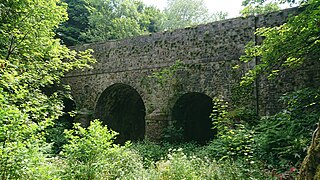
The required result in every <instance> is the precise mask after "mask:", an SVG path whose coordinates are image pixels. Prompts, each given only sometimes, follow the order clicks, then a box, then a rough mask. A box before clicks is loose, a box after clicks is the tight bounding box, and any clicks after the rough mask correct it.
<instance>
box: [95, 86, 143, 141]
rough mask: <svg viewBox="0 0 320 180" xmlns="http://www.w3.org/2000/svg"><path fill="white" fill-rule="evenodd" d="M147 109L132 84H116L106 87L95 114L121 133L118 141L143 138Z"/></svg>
mask: <svg viewBox="0 0 320 180" xmlns="http://www.w3.org/2000/svg"><path fill="white" fill-rule="evenodd" d="M145 115H146V110H145V106H144V103H143V100H142V98H141V96H140V94H139V93H138V92H137V91H136V90H135V89H134V88H132V87H131V86H129V85H125V84H114V85H112V86H110V87H108V88H107V89H105V90H104V91H103V92H102V94H101V95H100V97H99V100H98V102H97V104H96V109H95V113H94V116H95V118H98V119H100V120H102V121H103V123H104V124H105V125H107V126H108V127H110V128H111V129H112V130H114V131H116V132H118V133H119V135H118V137H117V140H116V141H115V142H116V143H120V144H123V143H124V142H125V141H127V140H131V141H137V140H142V139H143V138H144V134H145Z"/></svg>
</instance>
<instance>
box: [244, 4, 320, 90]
mask: <svg viewBox="0 0 320 180" xmlns="http://www.w3.org/2000/svg"><path fill="white" fill-rule="evenodd" d="M302 8H304V10H303V11H302V12H301V13H300V14H298V15H297V16H295V17H292V18H290V19H289V21H288V22H287V23H285V24H283V25H281V26H279V27H272V28H260V29H258V30H257V32H256V34H257V35H259V36H262V37H264V40H263V42H262V44H259V45H254V43H249V44H248V45H247V47H246V50H245V55H243V56H242V57H241V58H240V59H241V60H242V61H244V62H249V61H251V60H253V59H254V58H259V61H260V62H259V64H258V65H257V66H256V67H255V68H254V69H252V70H250V71H248V72H247V74H246V76H244V77H243V81H242V84H243V85H244V84H251V83H252V82H253V81H254V79H255V78H256V77H257V75H258V74H261V73H264V74H267V75H268V76H269V77H274V75H277V74H279V72H280V71H281V69H284V68H294V67H297V66H300V65H302V64H304V63H307V62H312V61H315V62H317V61H319V58H320V55H319V52H320V36H319V34H320V26H319V17H320V1H318V0H309V1H308V2H306V3H304V5H303V7H302Z"/></svg>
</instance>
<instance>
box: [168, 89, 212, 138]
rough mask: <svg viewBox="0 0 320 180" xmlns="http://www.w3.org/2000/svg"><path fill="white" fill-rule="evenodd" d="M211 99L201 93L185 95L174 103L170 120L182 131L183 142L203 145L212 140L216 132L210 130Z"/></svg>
mask: <svg viewBox="0 0 320 180" xmlns="http://www.w3.org/2000/svg"><path fill="white" fill-rule="evenodd" d="M212 105H213V104H212V99H211V98H210V97H209V96H207V95H205V94H202V93H196V92H193V93H187V94H184V95H183V96H182V97H180V98H179V99H178V100H177V102H176V103H175V105H174V107H173V111H172V118H173V121H175V126H176V128H182V129H183V136H184V140H185V141H187V142H189V141H195V142H197V143H200V144H205V143H206V142H208V141H209V140H211V139H213V138H214V136H215V135H216V131H215V130H213V129H212V120H211V118H209V116H210V113H211V112H212Z"/></svg>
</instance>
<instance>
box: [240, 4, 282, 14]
mask: <svg viewBox="0 0 320 180" xmlns="http://www.w3.org/2000/svg"><path fill="white" fill-rule="evenodd" d="M243 6H245V7H244V8H243V9H242V10H241V11H240V14H241V16H250V15H258V14H265V13H268V12H272V11H277V10H280V6H279V4H278V3H276V2H269V3H264V4H261V3H250V4H243Z"/></svg>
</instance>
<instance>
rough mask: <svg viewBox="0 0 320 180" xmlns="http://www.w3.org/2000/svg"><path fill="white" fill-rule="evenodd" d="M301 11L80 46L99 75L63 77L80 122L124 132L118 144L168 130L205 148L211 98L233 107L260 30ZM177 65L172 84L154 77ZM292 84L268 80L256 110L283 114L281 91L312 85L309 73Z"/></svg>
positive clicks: (260, 85) (257, 93)
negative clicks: (244, 59)
mask: <svg viewBox="0 0 320 180" xmlns="http://www.w3.org/2000/svg"><path fill="white" fill-rule="evenodd" d="M296 12H297V9H287V10H283V11H280V12H275V13H270V14H266V15H262V16H255V17H253V16H251V17H247V18H242V17H240V18H234V19H228V20H223V21H218V22H213V23H209V24H204V25H199V26H196V27H190V28H186V29H177V30H174V31H170V32H169V31H168V32H159V33H155V34H150V35H144V36H138V37H133V38H128V39H123V40H116V41H108V42H101V43H94V44H86V45H82V46H79V47H75V48H76V49H78V50H83V49H87V48H91V49H93V50H94V57H95V58H96V59H97V63H96V64H94V65H93V67H94V68H93V69H91V70H86V71H75V72H72V73H70V74H68V75H67V76H66V77H65V78H64V82H65V83H67V84H69V85H70V86H71V89H72V94H73V96H74V101H75V104H76V106H77V109H79V110H80V111H79V114H78V118H77V119H78V120H79V121H80V122H82V123H83V124H84V125H88V120H89V119H92V118H99V119H101V120H103V122H104V123H105V124H107V125H108V126H109V127H111V128H112V129H114V130H116V131H118V132H119V133H120V135H119V142H123V141H125V140H128V139H130V140H138V139H143V138H144V137H147V138H150V139H159V138H160V137H161V135H162V134H163V131H164V130H165V128H167V127H170V126H169V125H174V127H182V128H183V129H184V133H183V135H184V139H185V140H187V141H191V140H194V141H198V142H200V143H201V142H205V141H207V140H209V139H211V138H212V137H213V136H214V135H215V131H214V130H212V128H211V127H212V125H211V124H212V123H211V119H210V118H209V115H210V113H211V111H212V98H213V97H221V98H223V99H225V100H227V101H230V102H231V104H232V101H233V98H232V96H233V90H234V87H236V85H237V84H238V82H239V79H240V77H241V75H242V74H243V73H244V72H245V70H246V69H248V68H250V67H252V66H254V64H255V63H256V62H253V63H252V64H244V66H241V68H240V69H234V68H233V67H234V66H235V65H237V64H239V63H240V62H239V57H240V56H241V55H242V54H243V53H244V48H245V45H246V44H247V43H248V42H249V41H253V42H255V43H258V41H259V38H257V37H256V36H255V34H254V32H255V30H256V29H257V28H259V27H268V26H275V25H280V24H283V23H284V22H285V20H286V19H287V17H288V16H289V15H290V14H291V13H296ZM177 60H179V61H181V62H183V63H184V66H182V67H179V68H178V70H177V72H176V73H175V74H174V75H173V76H172V77H171V76H169V77H167V78H164V79H161V77H158V78H150V76H151V75H152V74H153V73H154V72H159V71H161V70H163V69H164V68H167V69H168V67H170V66H172V65H173V64H175V62H176V61H177ZM166 72H167V71H166ZM170 72H171V71H169V73H170ZM313 74H314V73H313ZM288 77H289V78H283V81H281V82H276V83H274V82H273V83H271V82H268V81H266V80H264V79H263V78H261V79H260V80H259V81H257V82H256V85H255V87H254V88H253V89H254V90H253V92H252V93H251V94H252V96H253V99H252V103H253V104H254V105H255V106H256V108H257V109H258V112H259V113H260V114H262V115H268V114H272V113H274V112H276V110H277V109H279V106H280V105H278V103H277V99H278V97H279V95H280V94H281V93H282V92H285V91H287V90H292V89H294V88H297V87H300V86H304V84H305V82H309V81H310V73H309V74H308V73H301V75H299V76H295V77H292V76H288ZM318 77H319V73H318Z"/></svg>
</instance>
